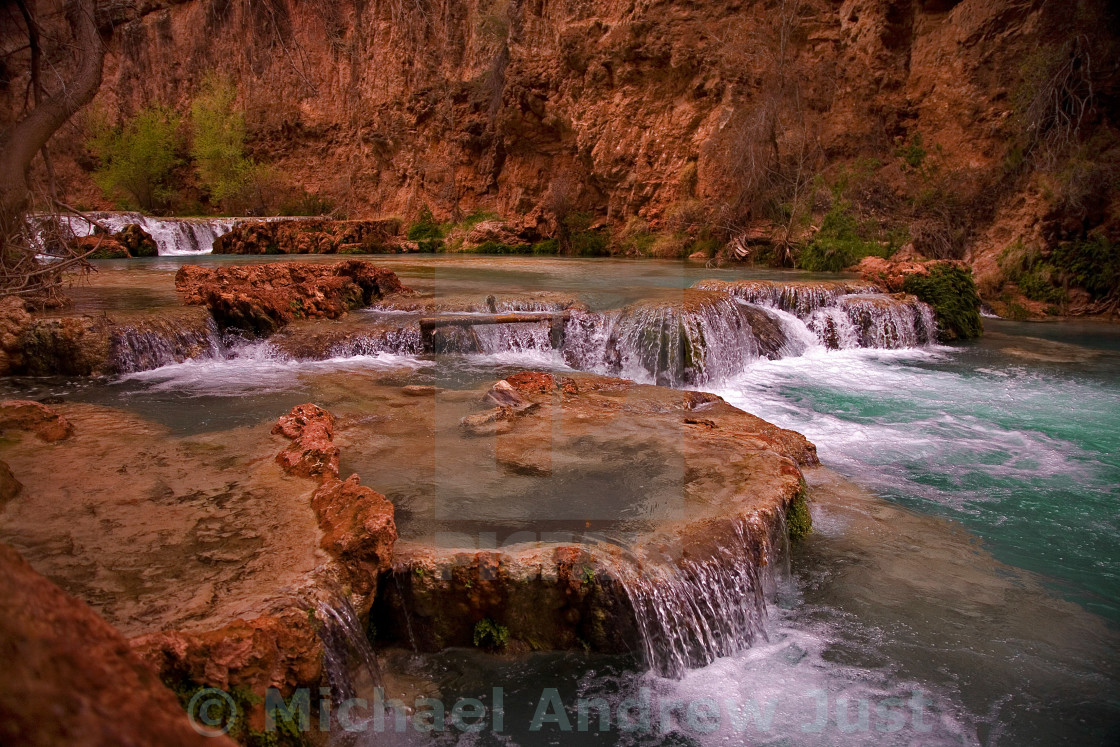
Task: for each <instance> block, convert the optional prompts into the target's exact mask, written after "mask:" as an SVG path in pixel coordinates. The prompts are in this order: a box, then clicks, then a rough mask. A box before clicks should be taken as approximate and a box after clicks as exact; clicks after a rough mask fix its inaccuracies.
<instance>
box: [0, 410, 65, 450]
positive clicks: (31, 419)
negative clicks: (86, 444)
mask: <svg viewBox="0 0 1120 747" xmlns="http://www.w3.org/2000/svg"><path fill="white" fill-rule="evenodd" d="M5 430H17V431H30V432H31V433H34V434H35V435H36V436H38V437H39V438H41V439H43V440H44V441H46V442H47V443H54V442H55V441H61V440H62V439H64V438H68V437H69V436H70V435H71V434H72V433H73V432H74V426H72V425H70V421H68V420H67V419H66V418H64V417H62V416H61V415H59V414H58V413H57V412H55V411H54V410H52V409H51V408H49V407H47V406H46V405H42V404H39V403H38V402H32V401H30V400H22V399H9V400H5V401H3V402H0V431H5Z"/></svg>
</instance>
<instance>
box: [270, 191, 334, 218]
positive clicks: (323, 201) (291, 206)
mask: <svg viewBox="0 0 1120 747" xmlns="http://www.w3.org/2000/svg"><path fill="white" fill-rule="evenodd" d="M333 212H334V200H332V199H330V198H329V197H320V196H319V195H317V194H312V193H311V192H308V191H307V190H306V189H300V190H299V192H298V193H297V194H295V195H293V196H292V197H289V198H288V199H286V200H284V201H283V202H282V203H280V208H279V210H277V211H276V214H277V215H330V214H332V213H333Z"/></svg>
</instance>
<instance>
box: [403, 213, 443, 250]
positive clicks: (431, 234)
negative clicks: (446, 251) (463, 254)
mask: <svg viewBox="0 0 1120 747" xmlns="http://www.w3.org/2000/svg"><path fill="white" fill-rule="evenodd" d="M443 236H444V231H443V227H442V226H440V224H439V223H438V222H436V219H435V216H434V215H432V209H431V208H429V207H428V206H427V205H425V206H424V207H422V208H420V215H419V216H418V217H417V219H416V222H415V223H413V224H412V225H411V226H409V229H408V240H409V241H415V242H417V243H418V244H419V245H420V251H422V252H438V251H441V250H442V249H443Z"/></svg>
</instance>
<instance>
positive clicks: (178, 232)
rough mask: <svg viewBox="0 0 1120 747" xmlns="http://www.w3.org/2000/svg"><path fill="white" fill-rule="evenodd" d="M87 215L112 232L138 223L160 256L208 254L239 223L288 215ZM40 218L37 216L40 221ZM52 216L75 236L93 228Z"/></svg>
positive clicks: (87, 222) (87, 223) (81, 220)
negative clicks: (271, 216)
mask: <svg viewBox="0 0 1120 747" xmlns="http://www.w3.org/2000/svg"><path fill="white" fill-rule="evenodd" d="M88 215H89V217H90V218H91V219H92V221H96V222H97V223H99V224H101V225H102V226H104V227H105V228H107V229H109V230H111V231H113V232H117V231H120V230H121V229H123V228H124V227H125V226H127V225H131V224H137V225H139V226H140V227H141V228H143V229H144V231H145V232H147V233H148V235H150V236H151V237H152V239H153V240H155V242H156V246H157V247H158V251H159V255H160V256H161V257H163V256H181V255H192V254H209V253H210V252H211V250H213V248H214V239H216V238H218V237H219V236H222V235H223V234H226V233H229V232H230V231H232V230H233V229H234V227H235V226H237V225H239V224H241V223H245V222H246V221H273V220H287V218H153V217H151V216H147V215H143V214H141V213H131V212H125V213H108V212H104V213H89V214H88ZM43 217H44V216H38V217H37V218H38V219H40V220H41V219H42V218H43ZM52 217H53V218H54V219H55V220H57V221H58V223H59V224H60V225H61V226H62V227H63V228H64V229H65V230H68V231H69V232H70V233H71V234H73V235H74V236H89V235H90V234H92V233H93V232H94V231H95V230H96V226H95V225H94V223H93V222H91V221H90V220H86V219H85V218H83V217H81V216H78V215H61V216H52ZM32 220H33V221H34V220H36V218H33V219H32Z"/></svg>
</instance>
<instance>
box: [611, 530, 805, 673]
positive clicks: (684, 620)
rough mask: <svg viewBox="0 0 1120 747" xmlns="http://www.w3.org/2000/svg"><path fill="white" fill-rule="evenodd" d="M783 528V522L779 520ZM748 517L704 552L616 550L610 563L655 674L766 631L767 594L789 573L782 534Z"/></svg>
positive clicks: (734, 647)
mask: <svg viewBox="0 0 1120 747" xmlns="http://www.w3.org/2000/svg"><path fill="white" fill-rule="evenodd" d="M778 528H779V530H781V531H784V523H782V522H778ZM767 534H769V533H768V532H766V531H765V530H762V529H760V528H759V527H758V526H754V524H753V522H750V521H749V520H745V519H740V520H737V521H735V522H734V530H733V532H731V534H730V536H729V537H728V538H727V540H725V541H723V542H718V543H716V546H715V547H714V549H713V550H712V551H711V552H710V553H709V554H708V556H707V557H705V558H684V559H680V560H670V559H666V558H648V557H625V556H624V557H622V558H615V559H614V560H613V561H611V562H612V563H613V565H611V566H610V567H609V568H608V573H610V574H611V575H612V576H613V577H614V578H616V579H617V580H618V581H619V583H620V585H621V586H622V588H623V589H624V590H625V593H626V596H627V598H628V599H629V602H630V606H631V607H632V608H633V610H634V617H635V621H636V622H637V625H638V631H639V634H640V636H641V643H642V651H643V653H644V655H645V659H646V664H647V665H648V666H649V667H650V669H651V670H652V671H654V672H656V673H657V674H660V675H662V676H666V677H680V676H682V675H683V674H684V673H685V672H686V671H687V670H689V669H695V668H697V667H703V666H707V665H708V664H710V663H712V662H713V661H715V660H716V659H718V658H720V657H724V656H729V655H732V654H735V653H737V652H739V651H743V650H745V649H747V648H749V647H750V646H751V645H752V644H753V643H754V641H755V640H757V639H758V638H759V637H763V638H765V635H766V632H765V622H766V615H767V613H766V599H767V596H773V594H774V593H775V591H776V590H777V588H778V585H779V584H780V583H782V582H783V581H784V580H785V578H786V577H782V578H779V576H781V574H782V573H786V574H787V577H788V550H783V548H784V547H785V545H783V544H782V543H783V542H787V543H788V538H785V537H782V538H778V537H777V536H776V535H777V532H775V536H773V537H769V538H768V539H764V540H762V541H761V542H760V541H758V539H757V538H759V537H760V536H762V537H765V536H766V535H767Z"/></svg>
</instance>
